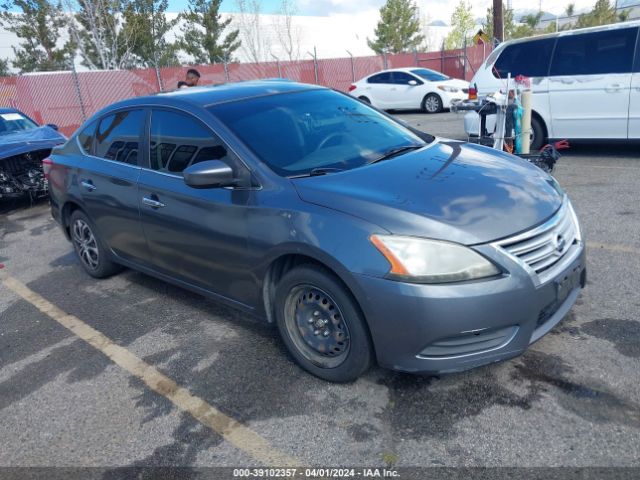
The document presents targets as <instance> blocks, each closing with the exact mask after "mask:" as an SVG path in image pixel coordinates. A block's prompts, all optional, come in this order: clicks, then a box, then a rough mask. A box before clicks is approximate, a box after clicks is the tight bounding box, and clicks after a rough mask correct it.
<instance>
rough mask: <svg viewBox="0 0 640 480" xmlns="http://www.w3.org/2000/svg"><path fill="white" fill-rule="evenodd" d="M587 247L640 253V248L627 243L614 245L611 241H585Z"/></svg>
mask: <svg viewBox="0 0 640 480" xmlns="http://www.w3.org/2000/svg"><path fill="white" fill-rule="evenodd" d="M587 247H589V248H601V249H603V250H609V251H611V252H623V253H635V254H638V255H640V249H638V248H634V247H630V246H628V245H615V244H611V243H598V242H587Z"/></svg>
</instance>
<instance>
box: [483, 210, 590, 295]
mask: <svg viewBox="0 0 640 480" xmlns="http://www.w3.org/2000/svg"><path fill="white" fill-rule="evenodd" d="M580 243H581V238H580V227H579V226H578V222H577V218H576V216H575V213H574V212H573V208H572V207H571V204H570V203H569V201H568V200H566V201H565V202H564V203H563V204H562V207H561V208H560V210H558V212H557V213H556V214H555V215H554V216H553V217H552V218H551V219H550V220H549V221H547V222H546V223H544V224H543V225H541V226H539V227H537V228H534V229H533V230H530V231H528V232H525V233H523V234H520V235H517V236H515V237H512V238H507V239H505V240H501V241H499V242H496V245H497V246H498V247H499V248H501V249H503V250H504V251H506V252H507V253H508V254H509V255H511V257H513V258H515V259H516V260H518V261H519V262H520V263H521V264H524V265H526V267H527V268H528V269H529V270H530V271H532V273H535V275H536V276H537V278H538V279H539V281H540V283H545V282H547V281H549V280H550V279H552V278H553V277H555V276H556V275H558V274H559V273H560V272H561V271H562V270H563V269H564V268H566V266H567V263H568V261H569V260H572V259H573V258H574V257H575V255H576V253H577V252H578V251H579V249H580Z"/></svg>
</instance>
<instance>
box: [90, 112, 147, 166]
mask: <svg viewBox="0 0 640 480" xmlns="http://www.w3.org/2000/svg"><path fill="white" fill-rule="evenodd" d="M144 121H145V115H144V112H143V111H142V110H125V111H121V112H117V113H114V114H111V115H107V116H105V117H103V118H102V120H100V125H99V127H98V129H97V130H96V134H95V146H94V148H95V156H96V157H100V158H104V159H106V160H113V161H116V162H122V163H127V164H129V165H138V150H139V148H138V147H139V142H140V134H141V132H142V126H143V125H144Z"/></svg>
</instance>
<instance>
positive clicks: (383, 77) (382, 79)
mask: <svg viewBox="0 0 640 480" xmlns="http://www.w3.org/2000/svg"><path fill="white" fill-rule="evenodd" d="M367 83H393V80H392V79H391V72H384V73H378V74H377V75H373V76H372V77H369V79H368V80H367Z"/></svg>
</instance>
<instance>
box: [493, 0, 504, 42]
mask: <svg viewBox="0 0 640 480" xmlns="http://www.w3.org/2000/svg"><path fill="white" fill-rule="evenodd" d="M503 16H504V11H503V7H502V0H493V36H494V37H495V38H496V39H497V40H498V42H503V41H504V21H503Z"/></svg>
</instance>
